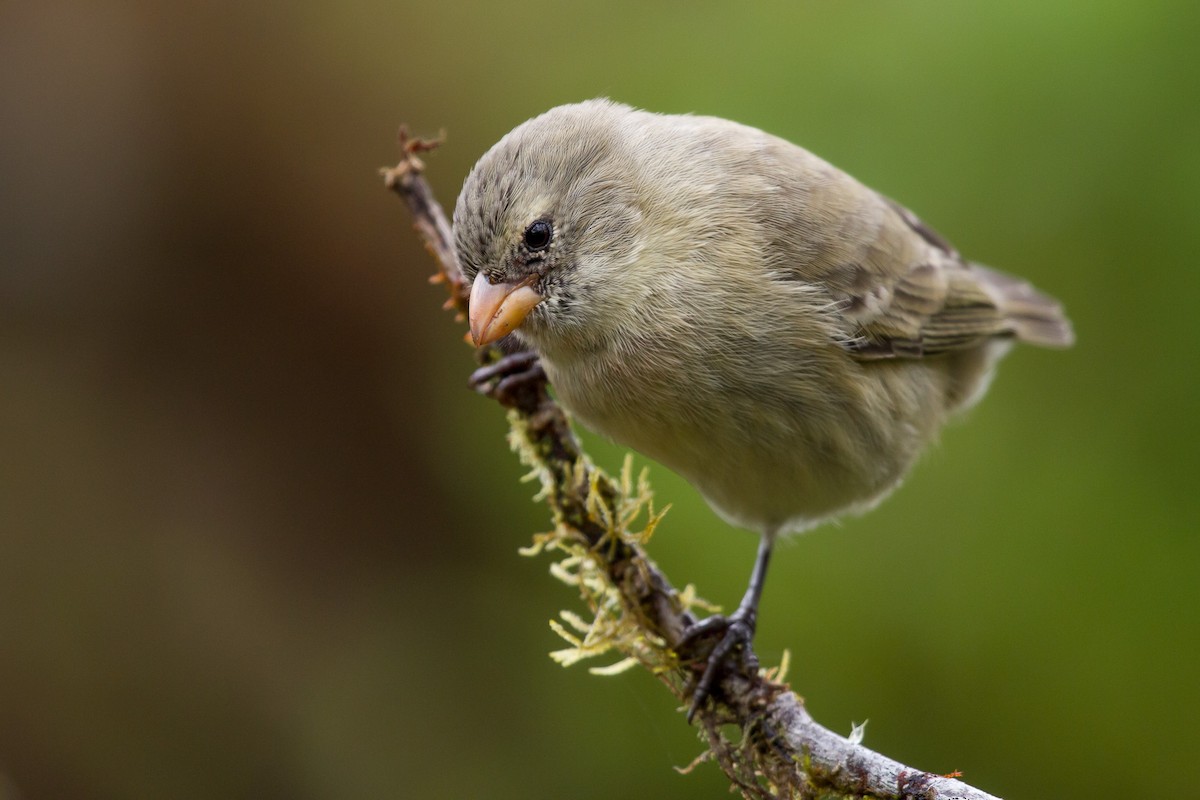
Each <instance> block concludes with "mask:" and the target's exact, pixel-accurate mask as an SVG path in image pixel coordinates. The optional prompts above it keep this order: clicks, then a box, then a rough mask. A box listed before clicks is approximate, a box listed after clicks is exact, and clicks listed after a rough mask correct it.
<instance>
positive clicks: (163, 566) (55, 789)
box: [0, 0, 1200, 800]
mask: <svg viewBox="0 0 1200 800" xmlns="http://www.w3.org/2000/svg"><path fill="white" fill-rule="evenodd" d="M1197 31H1200V6H1197V5H1196V4H1195V3H1184V2H1178V3H1165V2H1163V3H1158V2H1141V3H1110V2H1094V0H1093V1H1089V2H1083V0H1079V1H1078V2H1057V3H1055V2H1044V1H1042V0H1037V1H1036V2H1035V1H1033V0H1028V1H1027V2H1008V3H991V4H983V3H962V2H953V1H952V0H945V1H944V2H928V3H925V2H871V3H866V2H842V3H832V2H829V3H815V2H777V3H772V4H737V5H735V4H732V3H714V2H692V3H684V2H670V3H645V2H611V3H605V4H582V3H580V4H549V3H544V2H540V3H539V2H512V3H506V4H488V3H477V4H472V3H463V2H444V3H434V2H428V3H420V4H418V3H412V2H409V3H394V2H392V3H385V2H370V1H369V0H357V1H355V0H351V2H345V3H340V4H333V3H330V4H316V3H311V2H306V1H305V0H300V2H289V3H283V2H262V3H252V4H242V3H234V2H212V1H211V0H203V1H201V0H180V1H179V2H175V3H170V4H164V3H151V2H130V0H119V1H118V2H110V3H89V2H74V1H73V0H67V1H66V2H58V3H33V2H17V3H15V4H14V3H9V4H6V5H5V6H4V7H3V9H0V108H2V109H3V112H2V114H0V120H2V123H0V124H2V126H3V129H2V131H0V159H2V161H0V176H2V183H0V200H2V202H3V214H0V454H2V457H0V775H2V776H3V777H2V778H0V798H4V800H10V799H11V798H18V797H20V798H28V800H42V799H43V798H142V797H171V798H209V797H259V798H274V797H278V798H378V797H472V798H474V797H479V798H483V797H487V798H525V797H552V796H553V797H570V798H608V797H661V798H671V797H679V798H683V797H688V798H695V797H713V798H720V797H728V796H729V795H728V794H727V793H726V784H725V782H724V780H723V779H722V777H721V776H720V775H719V774H718V773H717V771H716V769H715V768H714V767H713V766H712V765H711V764H709V765H704V766H702V767H700V768H699V769H697V771H696V772H695V773H694V774H692V775H691V776H687V777H683V776H680V775H678V774H677V773H676V772H675V771H674V770H673V769H672V766H676V765H684V764H686V763H688V762H689V761H691V760H692V758H693V757H694V756H696V755H697V754H698V753H699V752H700V750H701V745H700V743H699V741H698V740H697V738H696V736H695V734H694V732H693V730H692V729H689V728H688V727H687V726H686V725H685V723H684V720H683V717H682V715H681V714H679V713H676V712H675V710H674V704H673V702H672V701H671V700H670V699H669V698H668V696H667V695H666V693H665V692H663V691H662V690H661V689H660V687H659V686H658V685H657V684H656V683H655V682H654V681H653V679H651V678H650V677H648V676H647V675H645V674H636V673H630V674H625V675H622V676H620V677H616V678H597V677H593V676H590V675H588V674H587V672H586V671H585V670H584V669H583V668H582V667H576V668H573V669H570V670H563V669H561V668H560V667H558V666H556V665H555V664H554V663H553V662H551V661H550V659H548V658H547V657H546V653H547V651H549V650H551V649H554V648H556V647H558V646H559V641H558V640H557V639H556V637H555V636H554V635H553V634H552V632H551V631H550V630H549V628H548V626H547V624H546V621H547V620H548V619H549V618H551V617H552V616H554V615H555V614H556V613H557V611H558V610H559V609H560V608H575V607H576V604H575V600H574V598H573V596H572V595H571V592H570V590H568V589H566V588H565V587H562V586H561V585H559V584H557V583H556V582H554V581H553V580H552V579H550V578H549V577H548V576H547V574H546V568H547V563H548V562H547V561H546V560H545V559H540V560H530V559H522V558H519V557H518V556H517V553H516V551H517V548H518V547H519V546H522V545H524V544H526V543H527V542H528V541H529V539H530V535H531V534H532V533H533V532H535V531H538V530H543V529H544V528H545V527H546V526H547V519H546V516H545V512H544V510H543V509H542V508H541V507H540V506H537V505H534V504H532V503H531V502H529V498H530V495H531V494H532V491H533V490H532V487H530V486H529V485H527V484H519V483H517V478H518V476H519V475H520V474H521V469H520V467H519V466H518V465H517V464H516V462H515V460H514V458H513V457H512V456H511V454H510V453H509V452H508V451H507V448H506V446H505V444H504V438H503V437H504V432H505V423H504V419H503V415H502V413H501V411H500V409H499V408H498V407H497V406H495V405H494V404H492V403H490V402H488V401H485V400H483V399H480V398H477V397H475V396H474V395H472V394H470V393H469V392H468V391H467V390H466V387H465V384H466V376H467V374H468V372H469V370H470V369H471V367H472V359H471V353H470V350H469V349H468V348H466V347H464V346H463V345H462V343H461V341H460V340H461V336H462V334H463V331H464V329H463V326H462V325H460V324H456V323H455V322H454V320H453V319H452V317H451V316H450V315H448V314H445V313H444V312H442V311H440V310H439V309H438V306H439V304H440V302H441V300H442V297H443V294H442V290H441V289H440V288H438V287H429V286H428V285H427V284H426V283H425V277H426V275H427V274H428V273H429V272H430V271H431V264H430V262H429V260H428V258H427V257H426V255H425V253H424V252H423V251H422V249H421V247H420V246H419V244H418V243H417V242H416V240H415V238H414V236H413V235H412V234H411V232H410V228H409V221H408V219H407V217H406V215H405V214H404V212H403V208H402V206H401V204H400V202H399V201H397V199H396V198H394V197H393V196H391V195H390V194H388V193H387V192H385V191H384V189H383V188H382V186H381V183H380V180H379V178H378V176H377V174H376V168H377V167H379V166H383V165H385V164H387V163H390V162H394V161H395V159H396V148H395V144H394V137H395V131H396V128H397V126H398V124H399V123H400V122H402V121H406V122H408V123H409V124H411V125H412V126H413V127H414V128H416V129H417V130H419V131H421V132H425V133H429V134H433V133H436V132H437V131H438V130H439V129H441V128H444V129H445V130H446V131H447V132H448V135H449V138H448V141H447V143H446V145H445V147H444V148H443V149H442V150H440V151H439V152H437V153H435V154H433V155H431V156H430V157H429V158H428V163H429V174H430V178H431V180H432V182H433V184H434V186H435V188H436V191H437V193H438V195H439V196H440V197H441V199H442V201H443V202H444V203H446V204H447V205H451V204H452V203H453V201H454V198H455V197H456V195H457V192H458V187H459V186H460V185H461V182H462V179H463V178H464V176H465V175H466V172H467V170H468V169H469V167H470V165H471V164H472V163H473V162H474V160H475V159H476V158H478V157H479V155H481V154H482V153H483V152H484V150H486V148H487V147H488V146H490V145H491V144H492V143H493V142H494V141H495V140H496V139H498V138H499V137H500V136H501V135H502V134H503V133H504V132H506V131H507V130H509V129H510V128H512V127H513V126H515V125H516V124H517V123H519V122H521V121H522V120H524V119H526V118H528V117H530V116H532V115H534V114H536V113H538V112H540V111H543V110H545V109H547V108H549V107H551V106H553V105H556V104H559V103H563V102H568V101H574V100H579V99H583V98H587V97H593V96H597V95H607V96H610V97H613V98H615V99H619V100H622V101H625V102H628V103H632V104H635V105H638V106H642V107H646V108H649V109H653V110H657V111H667V112H685V111H694V112H701V113H707V114H715V115H719V116H725V117H731V118H734V119H737V120H739V121H742V122H745V123H749V124H752V125H755V126H758V127H761V128H765V129H767V130H769V131H771V132H773V133H776V134H779V135H781V136H784V137H786V138H789V139H791V140H793V141H796V142H798V143H801V144H803V145H804V146H806V147H808V148H809V149H811V150H813V151H815V152H816V153H818V154H820V155H821V156H823V157H825V158H827V159H829V160H830V161H832V162H833V163H835V164H837V165H839V166H841V167H842V168H844V169H846V170H847V171H849V172H851V173H852V174H854V175H855V176H857V177H859V178H860V179H862V180H863V181H865V182H866V183H868V184H870V185H872V186H874V187H875V188H878V189H880V190H881V191H884V192H885V193H887V194H889V195H891V196H893V197H895V198H896V199H898V200H899V201H901V202H903V203H904V204H906V205H908V206H910V207H911V208H913V209H914V210H916V211H917V213H919V214H920V215H921V216H922V217H924V218H925V219H926V220H927V221H929V222H930V224H932V225H933V226H934V227H936V228H938V229H939V230H941V231H942V232H944V233H945V234H947V235H948V236H949V237H950V238H951V239H952V240H953V241H954V242H955V243H956V244H957V245H958V247H959V248H960V249H961V250H962V251H963V252H965V253H966V254H968V255H969V256H970V257H972V258H975V259H977V260H980V261H983V262H986V263H989V264H993V265H995V266H997V267H1000V268H1003V269H1006V270H1010V271H1013V272H1016V273H1018V274H1020V275H1023V276H1025V277H1027V278H1029V279H1030V280H1032V281H1034V282H1035V283H1036V284H1037V285H1038V286H1040V287H1041V288H1043V289H1044V290H1046V291H1048V292H1050V293H1051V294H1054V295H1056V296H1058V297H1059V298H1061V299H1062V300H1063V301H1064V303H1065V305H1066V307H1067V309H1068V310H1069V312H1070V314H1071V316H1072V318H1073V320H1074V322H1075V325H1076V330H1077V334H1078V339H1079V343H1078V345H1077V346H1076V347H1075V348H1074V349H1073V350H1070V351H1067V352H1052V351H1039V350H1035V349H1032V348H1028V349H1018V350H1017V351H1015V352H1014V353H1013V354H1012V355H1011V356H1010V357H1009V358H1008V359H1007V360H1006V362H1005V363H1004V364H1003V366H1002V369H1001V370H1000V374H999V376H998V378H997V380H996V382H995V384H994V385H993V388H992V391H991V393H990V396H989V397H988V398H987V400H986V401H985V402H984V403H983V404H982V405H981V406H979V407H978V408H977V409H976V410H975V411H974V412H973V413H972V414H971V415H970V417H969V419H967V420H966V421H965V423H963V424H957V425H954V426H952V427H951V428H949V429H948V430H947V431H946V432H945V434H944V436H943V437H942V441H941V443H940V445H939V446H938V447H937V448H935V449H933V450H932V451H931V452H930V453H929V454H928V455H927V456H926V457H925V458H924V459H923V461H922V462H921V464H920V465H919V466H918V468H917V469H916V470H915V471H914V472H913V474H912V475H911V477H910V479H909V480H908V482H907V485H906V486H905V487H904V488H903V489H902V490H901V491H900V492H898V493H897V494H896V495H895V496H894V497H893V498H892V499H891V500H889V501H888V502H887V503H885V504H884V505H883V506H882V507H880V508H879V509H878V510H876V511H875V512H873V513H872V514H870V515H868V516H867V517H864V518H862V519H850V520H846V521H844V522H843V523H841V524H840V525H837V526H829V527H826V528H824V529H821V530H819V531H817V532H814V533H811V534H809V535H806V536H804V537H802V538H800V539H797V540H794V541H790V542H788V543H787V544H785V545H784V546H783V547H782V548H781V551H780V552H779V554H778V556H777V558H776V561H775V563H774V565H773V572H772V575H771V580H770V581H769V584H768V586H767V591H766V596H765V600H764V607H763V616H762V623H761V626H760V637H759V652H760V654H761V655H762V657H763V659H764V661H766V662H768V663H774V662H777V661H778V659H779V657H780V655H781V654H782V651H783V650H784V648H789V649H790V650H791V652H792V656H793V667H792V672H791V681H792V684H793V686H794V687H795V688H796V689H797V690H798V691H799V692H801V693H802V694H803V695H804V696H805V697H806V698H807V700H808V704H809V708H810V710H811V711H812V713H813V714H814V715H815V716H816V717H817V719H818V720H820V721H822V722H823V723H825V724H826V725H828V726H830V727H832V728H834V729H835V730H839V731H841V732H844V733H846V732H849V730H850V726H851V722H852V721H854V722H861V721H862V720H863V719H865V718H869V719H870V724H869V726H868V727H867V730H866V744H867V745H869V746H872V747H874V748H876V749H879V750H881V751H883V752H885V753H887V754H889V755H891V756H893V757H895V758H898V759H900V760H902V761H905V762H907V763H910V764H913V765H916V766H919V767H923V768H926V769H929V770H933V771H937V772H949V771H951V770H956V769H957V770H962V771H963V772H964V773H965V778H966V780H968V781H969V782H972V783H974V784H977V785H979V786H981V787H982V788H985V789H987V790H989V791H991V792H994V793H996V794H1000V795H1003V796H1005V797H1008V798H1021V797H1064V798H1065V797H1071V798H1090V797H1098V796H1105V797H1144V796H1172V797H1180V796H1187V795H1188V792H1190V791H1193V790H1194V785H1193V784H1194V782H1193V781H1192V778H1191V777H1190V775H1191V771H1190V770H1191V767H1192V766H1194V763H1195V758H1196V753H1197V751H1198V749H1200V734H1198V733H1197V726H1196V718H1197V715H1198V713H1200V680H1198V679H1197V666H1196V661H1197V656H1198V655H1200V604H1198V600H1200V591H1198V590H1197V572H1198V569H1197V568H1198V567H1200V538H1198V537H1197V533H1198V532H1200V530H1198V529H1200V502H1198V501H1197V490H1196V488H1195V482H1196V475H1197V467H1198V466H1200V464H1198V463H1197V456H1196V450H1197V445H1198V444H1200V442H1198V436H1197V411H1198V403H1197V380H1198V379H1197V370H1198V363H1200V359H1198V358H1197V347H1196V344H1195V342H1196V339H1197V337H1196V327H1195V326H1196V323H1195V318H1196V312H1195V305H1196V302H1197V300H1196V298H1197V297H1200V279H1198V275H1200V270H1198V269H1197V267H1196V250H1197V243H1198V241H1200V236H1198V234H1200V200H1198V198H1200V190H1198V187H1200V146H1198V145H1200V80H1198V79H1200V56H1198V55H1197V53H1198V51H1197ZM589 444H590V445H592V446H593V447H594V454H595V455H596V457H597V458H598V459H599V460H600V461H601V463H602V464H604V465H607V466H609V467H611V468H616V467H618V466H619V464H620V460H621V457H622V454H621V451H620V450H619V449H617V448H615V447H612V446H609V445H606V444H603V443H599V442H595V441H594V440H589ZM639 463H643V462H640V461H639ZM652 478H653V480H654V482H655V487H656V490H657V495H658V498H659V502H660V503H665V502H670V503H672V504H673V505H674V510H673V511H672V512H671V513H670V514H669V515H668V517H667V519H666V521H665V522H664V523H663V525H662V527H661V528H660V530H659V533H658V535H657V537H656V539H655V541H654V542H653V543H652V552H653V554H654V556H655V557H656V558H657V560H658V561H659V563H660V564H661V566H662V567H663V568H664V569H665V570H666V572H667V573H668V574H669V575H670V576H671V577H672V578H673V579H674V580H675V581H676V582H678V583H680V584H683V583H685V582H689V581H693V582H695V583H696V584H697V585H698V587H699V589H700V592H701V594H703V595H704V596H706V597H708V598H710V599H712V600H714V601H717V602H721V603H724V604H726V605H727V606H728V605H732V604H733V603H735V602H736V600H737V598H738V597H740V593H741V589H742V587H743V585H744V581H745V579H746V576H747V574H748V571H749V567H750V562H751V559H752V557H753V551H754V540H753V538H752V537H751V536H750V535H748V534H744V533H737V532H731V531H730V530H729V529H728V527H727V526H725V525H724V524H723V523H721V522H719V521H718V520H717V518H716V517H715V516H714V515H713V514H711V513H710V512H709V511H708V509H707V508H706V507H705V506H704V504H703V502H702V501H701V500H700V499H699V498H698V496H697V495H696V494H695V493H694V492H693V491H692V490H690V489H689V488H688V487H687V486H686V485H684V484H683V483H682V482H681V481H680V480H678V479H677V478H675V477H674V476H672V475H670V474H669V473H668V472H667V471H666V470H665V469H663V468H658V467H654V468H652Z"/></svg>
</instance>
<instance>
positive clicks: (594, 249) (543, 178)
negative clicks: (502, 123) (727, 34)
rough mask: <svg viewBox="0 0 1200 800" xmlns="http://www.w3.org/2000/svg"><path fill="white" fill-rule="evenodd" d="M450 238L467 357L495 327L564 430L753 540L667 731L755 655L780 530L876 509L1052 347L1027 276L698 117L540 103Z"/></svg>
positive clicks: (747, 132) (505, 145) (472, 179)
mask: <svg viewBox="0 0 1200 800" xmlns="http://www.w3.org/2000/svg"><path fill="white" fill-rule="evenodd" d="M453 233H454V242H455V250H456V253H457V257H458V260H459V262H460V265H461V267H462V270H463V272H464V274H465V276H466V279H467V280H468V281H469V282H470V283H471V292H470V301H469V310H468V318H469V324H470V331H471V336H472V338H473V340H474V342H475V343H476V344H477V345H485V344H489V343H493V342H497V341H498V340H501V339H503V338H504V337H506V336H509V335H510V334H511V335H512V336H513V337H514V338H516V339H518V340H519V341H520V343H521V344H523V345H524V346H525V347H527V348H530V349H532V350H533V351H534V352H535V353H536V355H537V358H538V359H539V361H540V365H541V368H542V369H543V370H544V373H545V375H546V377H547V378H548V380H549V382H550V384H551V385H552V386H553V388H554V390H555V393H556V395H557V397H558V399H559V402H560V404H561V405H562V406H564V407H565V408H566V410H567V411H568V412H569V414H570V415H571V417H572V418H573V419H574V420H576V421H577V422H579V423H582V424H583V425H584V426H585V427H587V428H589V429H591V430H593V431H595V432H597V433H599V434H601V435H603V436H606V437H608V438H610V439H612V440H613V441H615V442H617V443H618V444H621V445H623V446H626V447H629V448H632V449H633V450H636V451H638V452H640V453H642V454H643V455H645V456H648V457H649V458H651V459H654V460H655V461H657V462H659V463H661V464H663V465H665V466H666V467H668V468H670V469H671V470H673V471H675V472H676V473H678V474H679V475H681V476H682V477H683V478H685V479H686V480H687V481H688V482H690V483H691V484H692V485H693V486H694V487H695V488H696V489H697V490H698V491H699V492H700V494H701V495H702V496H703V497H704V499H705V500H706V501H707V503H708V504H709V506H710V507H711V508H712V509H713V510H714V511H715V512H716V514H717V515H718V516H719V517H721V518H722V519H724V520H725V521H727V522H729V523H730V524H732V525H733V526H736V527H740V528H744V529H747V530H749V531H752V532H755V533H757V534H758V535H759V546H758V552H757V555H756V558H755V561H754V566H753V569H752V571H751V577H750V580H749V582H748V586H747V589H746V592H745V595H744V596H743V598H742V600H741V602H740V603H739V605H738V607H737V609H736V610H735V611H734V612H733V613H731V614H729V615H727V616H721V615H714V616H712V617H709V618H707V619H705V620H701V621H700V622H698V623H696V624H695V625H693V626H692V628H690V629H689V630H688V631H687V632H686V633H685V636H684V640H685V641H693V640H695V639H697V638H699V637H701V636H706V635H710V634H711V635H713V636H720V639H719V641H718V642H717V644H716V646H715V647H713V649H712V651H711V653H710V655H709V657H708V660H707V662H706V664H705V667H704V670H703V674H702V675H701V677H700V678H699V679H698V680H697V681H696V687H695V690H694V693H693V696H692V704H691V708H690V710H689V712H688V720H689V721H691V720H692V718H693V716H694V715H695V714H696V713H697V710H698V709H699V708H700V707H701V706H702V705H703V704H704V703H705V702H706V701H707V700H708V699H709V698H710V697H711V696H712V694H713V692H714V690H715V688H714V687H715V684H716V683H717V681H718V679H719V677H720V673H721V670H722V669H723V664H725V662H726V660H727V659H728V658H730V657H731V653H734V652H738V653H741V654H743V657H747V654H748V657H749V658H753V654H752V641H753V638H754V634H755V631H756V629H757V623H758V606H759V602H760V599H761V596H762V592H763V586H764V583H765V578H766V573H767V568H768V565H769V563H770V558H771V554H772V551H773V547H774V545H775V543H776V542H777V541H778V540H779V538H780V537H781V536H783V535H786V534H792V533H800V532H803V531H806V530H808V529H810V528H812V527H814V526H816V525H818V524H820V523H822V522H825V521H827V520H830V519H834V518H837V517H841V516H845V515H850V514H859V513H862V512H865V511H867V510H869V509H871V508H873V507H874V506H875V505H877V504H878V503H879V502H880V501H881V500H883V499H884V498H885V497H886V496H887V495H889V494H890V493H891V492H892V491H893V490H894V489H895V488H896V487H897V486H898V485H899V484H900V483H901V481H902V480H903V479H904V477H905V475H906V474H907V473H908V472H909V470H910V468H911V467H912V466H913V464H914V462H915V461H916V460H917V458H918V456H919V455H920V454H921V452H922V451H923V450H924V449H925V448H926V447H927V446H928V445H929V444H930V443H931V442H933V441H934V439H935V438H936V437H937V434H938V432H939V429H940V428H941V427H942V426H943V424H944V423H945V422H946V421H947V419H949V418H950V417H952V416H954V415H956V414H958V413H961V412H963V411H964V410H966V409H968V408H970V407H971V406H972V405H973V404H974V403H976V402H977V401H978V400H979V399H980V397H981V396H982V395H983V394H984V392H985V391H986V389H987V387H988V384H989V382H990V380H991V377H992V374H993V372H994V369H995V366H996V364H997V362H998V361H999V360H1000V358H1001V357H1003V356H1004V354H1005V353H1006V352H1007V351H1008V350H1009V349H1010V348H1011V347H1012V345H1013V344H1014V343H1015V342H1025V343H1029V344H1033V345H1038V346H1044V347H1052V348H1064V347H1068V346H1070V345H1071V344H1072V343H1073V341H1074V334H1073V331H1072V327H1071V323H1070V322H1069V320H1068V319H1067V317H1066V316H1065V314H1064V312H1063V309H1062V307H1061V305H1060V304H1059V303H1058V302H1057V301H1056V300H1054V299H1053V298H1051V297H1049V296H1048V295H1046V294H1044V293H1042V292H1040V291H1038V290H1037V289H1035V288H1034V287H1033V286H1032V285H1030V284H1029V283H1027V282H1026V281H1024V280H1021V279H1019V278H1016V277H1013V276H1010V275H1008V274H1006V273H1003V272H1000V271H998V270H994V269H992V268H990V267H985V266H982V265H980V264H977V263H973V262H970V261H968V260H966V259H964V258H963V257H962V256H961V255H960V254H959V252H958V250H956V249H955V247H954V246H953V245H951V244H950V243H949V241H947V240H946V239H945V238H944V237H943V236H941V235H940V234H939V233H937V232H936V231H935V230H934V229H933V228H931V227H930V226H929V225H927V224H926V223H925V222H923V221H922V220H921V219H920V218H918V217H917V216H916V215H915V214H913V213H912V212H911V211H909V210H908V209H906V208H905V207H903V206H901V205H899V204H898V203H896V202H894V201H893V200H891V199H889V198H887V197H885V196H884V195H882V194H880V193H878V192H876V191H874V190H872V189H870V188H868V187H867V186H866V185H864V184H862V183H860V182H859V181H857V180H856V179H854V178H853V177H851V176H850V175H848V174H847V173H845V172H843V171H841V170H840V169H838V168H836V167H834V166H832V165H831V164H829V163H828V162H826V161H824V160H822V159H821V158H819V157H817V156H816V155H813V154H812V153H810V152H809V151H807V150H805V149H804V148H802V147H800V146H798V145H795V144H792V143H791V142H789V141H787V140H785V139H782V138H779V137H777V136H774V135H772V134H769V133H766V132H764V131H762V130H759V129H757V128H754V127H750V126H747V125H743V124H740V123H737V122H733V121H730V120H725V119H720V118H716V117H711V116H699V115H690V114H683V115H673V114H657V113H652V112H649V111H644V110H639V109H635V108H632V107H630V106H628V105H624V104H621V103H617V102H614V101H611V100H608V99H604V98H600V99H593V100H587V101H584V102H579V103H573V104H568V105H562V106H558V107H555V108H552V109H550V110H549V111H546V112H545V113H542V114H541V115H539V116H536V117H534V118H532V119H530V120H527V121H525V122H524V123H522V124H520V125H518V126H517V127H516V128H514V129H513V130H512V131H511V132H509V133H508V134H506V135H505V136H504V137H503V138H501V139H500V140H499V142H497V143H496V144H495V145H494V146H493V147H491V148H490V149H489V150H488V151H487V152H486V153H485V154H484V155H483V156H482V157H481V158H480V159H479V161H478V163H476V164H475V166H474V167H473V168H472V169H471V171H470V173H469V175H468V176H467V178H466V180H465V181H464V184H463V187H462V190H461V193H460V194H459V196H458V200H457V203H456V205H455V211H454V219H453ZM753 663H754V664H757V661H756V660H755V661H754V662H753Z"/></svg>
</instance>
